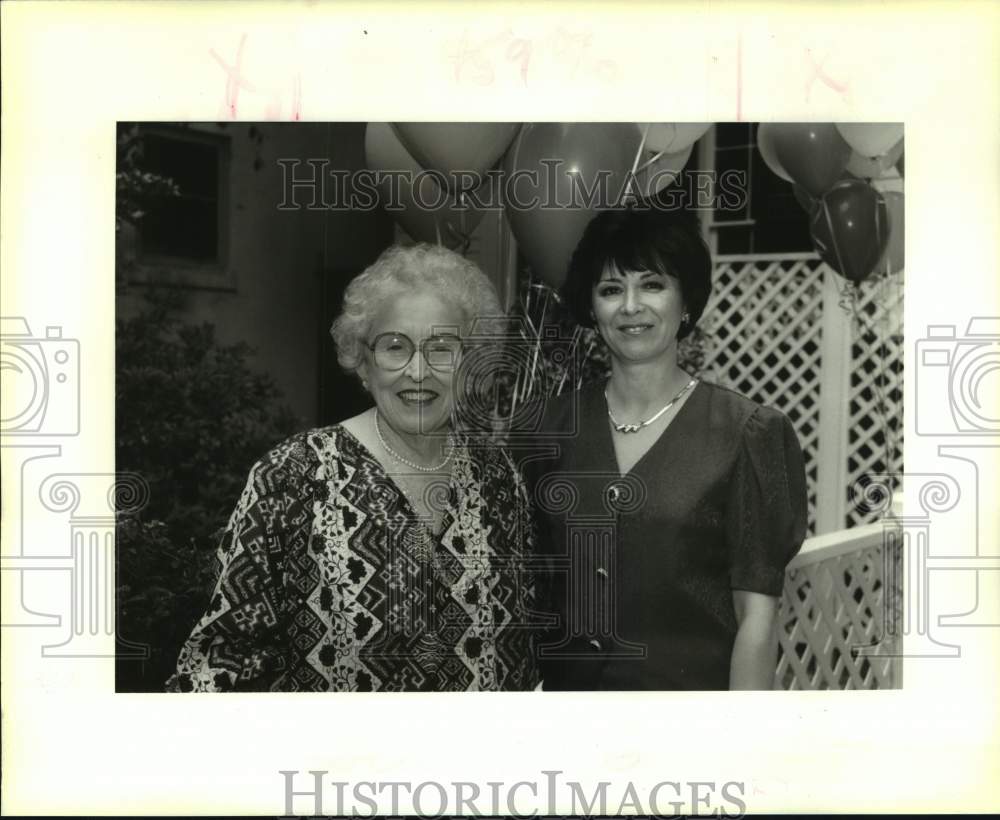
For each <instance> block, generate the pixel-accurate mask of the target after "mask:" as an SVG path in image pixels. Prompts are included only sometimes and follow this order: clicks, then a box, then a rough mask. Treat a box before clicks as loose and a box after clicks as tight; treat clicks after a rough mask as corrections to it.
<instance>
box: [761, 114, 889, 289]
mask: <svg viewBox="0 0 1000 820" xmlns="http://www.w3.org/2000/svg"><path fill="white" fill-rule="evenodd" d="M757 145H758V147H759V148H760V153H761V156H762V157H763V159H764V162H765V163H766V164H767V166H768V167H769V168H770V169H771V170H772V171H773V172H774V173H775V174H777V175H778V176H779V177H781V178H782V179H784V180H786V181H788V182H790V183H792V191H793V193H794V195H795V199H796V200H797V201H798V203H799V205H801V206H802V208H803V210H805V211H806V213H808V214H809V221H810V232H811V235H812V239H813V244H814V246H815V247H816V250H817V251H818V252H819V254H820V256H821V258H822V259H823V261H824V262H826V263H827V264H828V265H830V266H831V267H832V268H833V269H834V270H836V271H837V272H838V273H840V274H841V275H842V276H843V277H844V278H845V279H848V280H849V281H851V282H853V283H855V284H857V283H859V282H863V281H864V280H865V279H867V278H868V277H869V276H871V275H872V273H874V272H875V271H876V270H889V271H897V270H901V269H902V267H903V261H904V260H903V195H902V194H900V193H895V192H893V193H887V194H883V193H881V192H879V191H878V190H876V188H875V187H874V186H873V185H872V184H871V183H872V181H873V180H876V179H881V178H883V177H885V176H886V175H888V174H889V173H890V172H891V171H892V170H893V168H896V169H897V170H898V171H899V173H900V174H902V157H903V126H902V125H899V124H892V123H847V124H838V125H834V124H832V123H764V124H762V125H761V126H760V128H759V129H758V132H757Z"/></svg>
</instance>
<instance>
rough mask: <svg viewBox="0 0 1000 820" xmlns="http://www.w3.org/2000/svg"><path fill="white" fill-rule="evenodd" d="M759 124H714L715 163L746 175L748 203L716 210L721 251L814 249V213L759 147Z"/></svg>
mask: <svg viewBox="0 0 1000 820" xmlns="http://www.w3.org/2000/svg"><path fill="white" fill-rule="evenodd" d="M757 127H758V126H757V125H756V124H750V123H719V124H718V125H716V126H715V168H716V171H717V172H718V173H719V174H720V175H721V174H722V173H723V172H725V171H728V170H736V171H740V172H743V173H744V174H746V180H747V200H746V207H745V208H743V209H742V210H739V211H723V210H718V211H716V212H715V218H714V221H713V222H714V224H713V227H714V230H715V232H716V235H717V242H718V244H717V247H716V251H717V252H718V253H720V254H733V253H795V252H811V251H812V250H813V244H812V239H811V237H810V236H809V216H808V215H807V214H806V213H805V211H803V210H802V208H801V206H800V205H799V204H798V202H796V200H795V195H794V193H793V192H792V185H791V183H789V182H786V181H785V180H783V179H782V178H781V177H779V176H777V175H776V174H775V173H774V172H773V171H772V170H771V169H770V168H768V167H767V164H766V163H765V162H764V158H763V157H762V156H761V154H760V150H759V149H758V148H757V139H756V137H757Z"/></svg>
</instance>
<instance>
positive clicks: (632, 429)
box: [604, 379, 698, 433]
mask: <svg viewBox="0 0 1000 820" xmlns="http://www.w3.org/2000/svg"><path fill="white" fill-rule="evenodd" d="M697 383H698V380H697V379H691V381H689V382H688V383H687V384H685V385H684V386H683V387H682V388H681V389H680V392H678V394H677V395H676V396H674V397H673V398H672V399H671V400H670V401H668V402H667V403H666V404H665V405H663V407H661V408H660V409H659V410H658V411H657V412H656V414H655V415H652V416H650V417H649V418H648V419H646V420H645V421H640V422H638V423H636V424H620V423H619V422H618V419H616V418H615V416H614V413H612V412H611V402H609V401H608V389H607V388H606V387H605V388H604V403H605V404H607V406H608V418H609V419H611V426H612V427H614V428H615V432H616V433H638V432H639V431H640V430H641V429H642V428H643V427H649V425H650V424H652V423H653V422H654V421H656V420H657V419H658V418H659V417H660V416H662V415H663V414H664V413H666V412H667V411H668V410H669V409H670V408H671V407H673V406H674V404H676V403H677V401H678V400H679V399H680V398H681V396H683V395H684V394H685V393H687V392H688V390H690V389H691V388H692V387H694V386H695V385H696V384H697Z"/></svg>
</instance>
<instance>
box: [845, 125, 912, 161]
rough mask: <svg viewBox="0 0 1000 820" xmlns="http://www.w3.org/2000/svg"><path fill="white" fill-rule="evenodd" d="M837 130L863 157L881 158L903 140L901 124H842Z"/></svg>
mask: <svg viewBox="0 0 1000 820" xmlns="http://www.w3.org/2000/svg"><path fill="white" fill-rule="evenodd" d="M837 130H838V131H839V132H840V135H841V136H842V137H843V138H844V140H845V141H846V142H847V144H848V145H850V146H851V148H853V149H854V150H855V151H857V152H858V153H859V154H861V156H863V157H880V156H882V154H884V153H886V152H887V151H888V150H889V149H890V148H892V147H893V146H894V145H895V144H896V143H897V142H899V141H900V140H901V139H903V123H901V122H898V123H893V122H842V123H838V124H837Z"/></svg>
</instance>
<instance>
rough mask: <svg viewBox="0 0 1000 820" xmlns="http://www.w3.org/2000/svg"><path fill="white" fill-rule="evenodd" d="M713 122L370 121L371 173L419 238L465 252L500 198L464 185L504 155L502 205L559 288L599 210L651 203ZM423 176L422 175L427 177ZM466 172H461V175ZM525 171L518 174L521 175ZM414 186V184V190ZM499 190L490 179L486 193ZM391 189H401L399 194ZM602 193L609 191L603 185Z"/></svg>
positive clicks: (545, 276)
mask: <svg viewBox="0 0 1000 820" xmlns="http://www.w3.org/2000/svg"><path fill="white" fill-rule="evenodd" d="M710 127H711V123H641V124H638V125H637V124H635V123H535V124H526V125H524V126H522V125H521V124H520V123H431V122H398V123H392V124H389V123H369V125H368V127H367V131H366V132H365V156H366V159H367V163H368V167H369V168H370V169H372V170H375V171H383V172H398V171H403V172H404V173H403V174H402V175H399V174H394V175H393V176H390V175H388V174H386V175H385V176H383V177H382V178H381V179H380V181H379V191H380V193H381V195H382V198H383V201H387V200H388V199H389V198H390V194H392V193H394V194H395V197H394V198H395V204H394V206H393V207H392V210H391V211H390V213H392V214H393V216H394V217H395V218H396V219H397V221H398V222H399V224H400V225H401V226H402V227H403V229H404V230H405V231H406V232H407V233H408V234H409V235H410V236H411V237H413V238H414V239H417V240H420V241H425V242H439V243H442V244H445V245H447V246H448V247H451V248H457V247H460V246H463V245H464V244H465V243H467V241H468V237H469V234H471V232H472V231H473V230H474V229H475V227H476V226H477V225H478V224H479V222H480V220H482V218H483V211H482V210H480V209H479V208H477V207H476V202H475V201H473V199H475V200H478V201H480V202H483V203H492V202H496V201H498V198H499V197H498V196H497V194H498V193H499V192H497V191H495V190H493V189H492V188H491V187H484V188H483V189H478V190H476V191H475V194H476V196H475V197H474V198H472V197H469V196H468V195H469V194H470V193H472V192H471V191H470V190H468V189H466V188H463V186H464V185H465V184H467V183H471V181H472V180H475V179H476V178H477V175H480V176H481V175H483V174H484V173H485V172H486V171H487V170H488V169H490V168H492V167H493V166H494V165H496V164H497V162H498V161H499V160H500V158H501V157H503V167H504V171H505V179H506V182H505V183H504V186H503V188H504V191H503V193H504V197H505V199H504V205H505V208H506V212H507V217H508V220H509V222H510V226H511V230H512V231H513V233H514V237H515V238H516V239H517V242H518V244H519V246H520V249H521V252H522V253H523V254H524V255H525V257H526V258H527V260H528V262H529V264H530V265H531V267H532V269H533V270H534V271H535V273H536V274H537V275H538V276H539V278H541V279H542V280H544V281H545V282H546V283H547V284H549V285H550V286H552V287H554V288H558V287H559V286H560V285H561V284H562V282H563V280H564V278H565V276H566V269H567V267H568V265H569V260H570V257H571V256H572V253H573V250H574V248H575V247H576V245H577V243H578V242H579V240H580V237H581V236H582V235H583V231H584V229H585V228H586V226H587V223H588V222H590V220H591V218H592V217H593V216H594V215H595V214H596V213H597V210H598V209H599V208H600V206H601V205H602V204H605V203H610V202H616V201H617V198H618V197H619V196H620V195H621V193H622V192H623V191H625V190H626V183H627V182H628V181H629V172H630V171H631V172H633V173H634V174H635V176H634V178H633V179H632V186H631V189H630V192H631V193H632V194H633V195H635V196H640V197H651V196H653V195H654V194H656V193H657V192H659V191H660V190H662V189H663V188H665V187H666V186H667V185H670V184H672V183H673V182H675V181H676V180H677V178H678V175H679V174H680V172H681V171H682V170H683V168H684V166H685V165H686V164H687V162H688V159H689V158H690V156H691V152H692V150H693V146H694V143H695V142H696V141H697V140H698V139H699V138H700V137H701V136H702V135H704V133H705V132H706V131H707V130H708V129H709V128H710ZM421 172H424V173H421ZM463 172H464V173H463ZM518 172H521V173H518ZM412 180H416V185H417V186H418V187H417V188H416V189H414V187H413V184H412V182H411V181H412ZM497 184H499V183H498V181H497V179H496V178H495V177H487V178H486V181H485V182H483V183H482V185H483V186H494V185H497ZM393 186H395V190H393ZM601 186H603V188H602V187H601Z"/></svg>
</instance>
